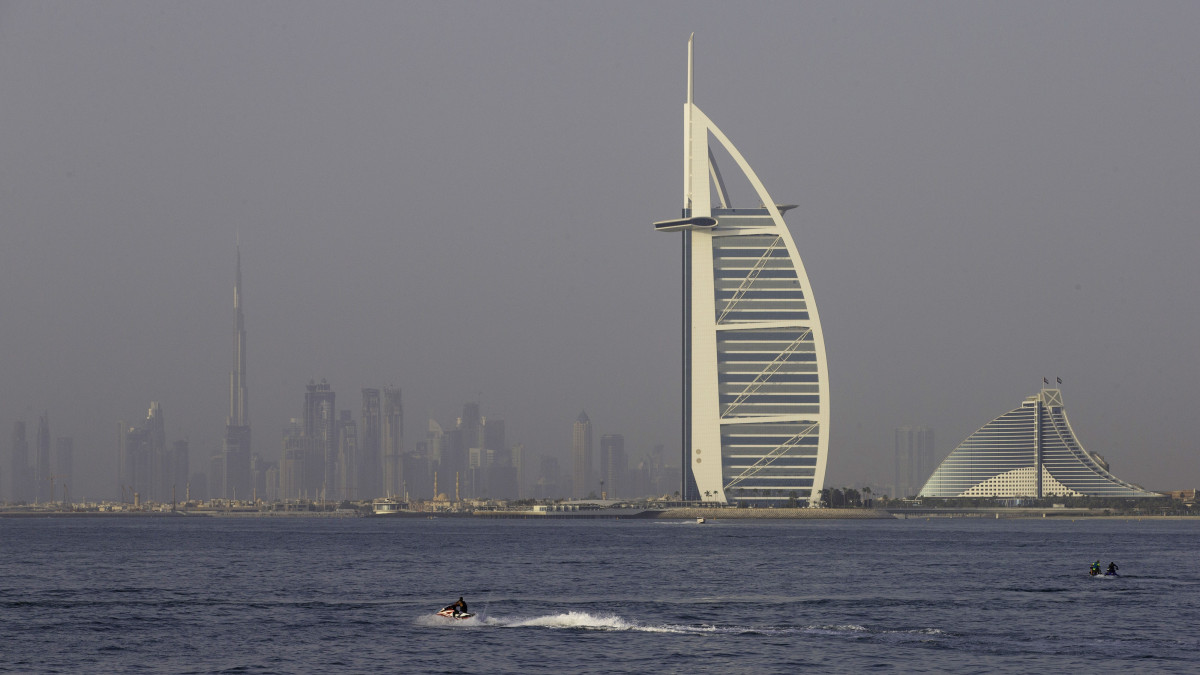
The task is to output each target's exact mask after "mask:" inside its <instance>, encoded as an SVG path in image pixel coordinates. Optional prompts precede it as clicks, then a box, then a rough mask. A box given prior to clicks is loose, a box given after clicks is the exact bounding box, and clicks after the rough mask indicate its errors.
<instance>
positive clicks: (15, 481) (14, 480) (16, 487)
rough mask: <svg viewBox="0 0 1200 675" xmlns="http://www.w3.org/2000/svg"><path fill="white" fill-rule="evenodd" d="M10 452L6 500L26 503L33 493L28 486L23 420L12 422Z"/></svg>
mask: <svg viewBox="0 0 1200 675" xmlns="http://www.w3.org/2000/svg"><path fill="white" fill-rule="evenodd" d="M11 450H12V454H11V455H10V457H9V460H10V462H9V473H8V480H9V491H8V499H9V501H11V502H14V503H16V502H28V501H29V500H31V499H33V496H34V492H33V490H32V488H33V486H32V485H30V482H31V481H30V477H31V472H30V470H29V440H28V439H27V438H26V437H25V420H17V421H16V422H13V430H12V445H11Z"/></svg>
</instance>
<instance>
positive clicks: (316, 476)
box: [304, 380, 337, 499]
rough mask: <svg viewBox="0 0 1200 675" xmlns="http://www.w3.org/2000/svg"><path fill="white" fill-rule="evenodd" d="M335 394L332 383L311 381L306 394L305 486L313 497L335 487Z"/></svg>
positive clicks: (315, 497) (319, 495) (317, 497)
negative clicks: (306, 450) (333, 482)
mask: <svg viewBox="0 0 1200 675" xmlns="http://www.w3.org/2000/svg"><path fill="white" fill-rule="evenodd" d="M334 401H335V394H334V392H333V390H332V389H330V387H329V383H328V382H326V381H325V380H321V383H320V384H314V383H312V382H311V381H310V382H309V383H308V391H307V393H305V394H304V438H305V440H306V442H307V444H308V452H307V453H306V457H305V463H304V489H305V491H306V492H307V493H308V495H309V496H310V498H313V499H319V498H320V497H321V495H322V493H323V490H327V489H328V488H330V487H333V484H332V478H333V473H334V471H335V468H334V466H335V464H334V460H335V459H336V457H337V424H336V423H337V419H336V416H337V413H336V407H335V405H334Z"/></svg>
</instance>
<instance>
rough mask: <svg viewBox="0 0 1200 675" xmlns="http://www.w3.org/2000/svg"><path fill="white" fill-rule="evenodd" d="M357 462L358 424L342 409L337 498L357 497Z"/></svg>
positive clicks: (339, 421) (348, 412)
mask: <svg viewBox="0 0 1200 675" xmlns="http://www.w3.org/2000/svg"><path fill="white" fill-rule="evenodd" d="M358 462H359V452H358V425H357V424H355V423H354V419H353V418H352V417H351V413H350V411H349V410H343V411H342V414H341V416H340V417H339V418H338V456H337V483H338V485H337V494H336V497H337V499H359V496H358V476H359V470H358Z"/></svg>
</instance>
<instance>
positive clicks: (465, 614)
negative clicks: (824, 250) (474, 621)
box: [437, 605, 475, 619]
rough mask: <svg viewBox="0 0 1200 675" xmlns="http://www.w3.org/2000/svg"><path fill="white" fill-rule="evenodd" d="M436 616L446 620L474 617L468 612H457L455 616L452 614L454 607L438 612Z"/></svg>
mask: <svg viewBox="0 0 1200 675" xmlns="http://www.w3.org/2000/svg"><path fill="white" fill-rule="evenodd" d="M437 615H438V616H442V617H445V618H447V619H469V618H471V617H473V616H475V615H474V614H471V613H469V612H459V613H458V614H455V613H454V605H451V606H449V607H445V608H443V609H442V610H441V611H440V612H438V613H437Z"/></svg>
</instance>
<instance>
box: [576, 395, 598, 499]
mask: <svg viewBox="0 0 1200 675" xmlns="http://www.w3.org/2000/svg"><path fill="white" fill-rule="evenodd" d="M571 457H572V459H573V460H574V473H573V474H572V476H573V478H574V483H575V484H574V485H573V489H574V492H575V497H577V498H579V499H583V498H585V497H587V496H588V494H589V493H591V492H595V491H596V489H597V488H598V487H599V486H598V485H596V484H594V482H593V476H594V473H593V470H592V421H591V420H589V419H588V416H587V413H586V412H583V411H580V412H579V417H577V418H576V419H575V427H574V429H573V430H572V434H571Z"/></svg>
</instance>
